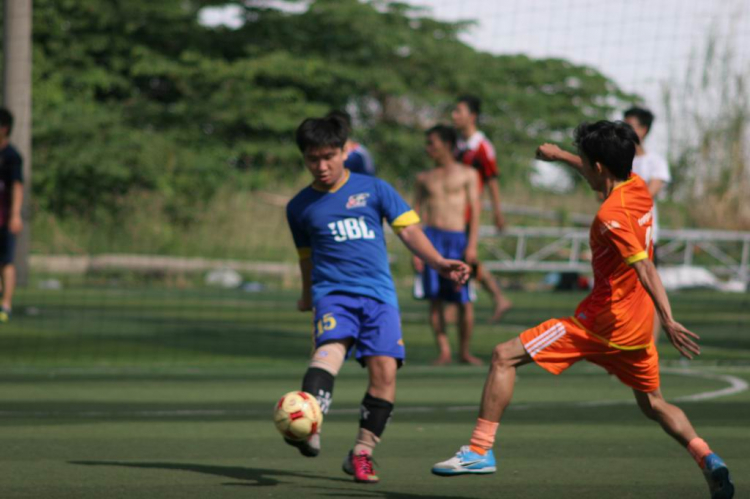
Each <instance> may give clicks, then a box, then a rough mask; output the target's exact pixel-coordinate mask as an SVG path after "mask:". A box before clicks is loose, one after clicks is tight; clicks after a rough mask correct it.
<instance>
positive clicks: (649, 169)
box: [537, 107, 672, 341]
mask: <svg viewBox="0 0 750 499" xmlns="http://www.w3.org/2000/svg"><path fill="white" fill-rule="evenodd" d="M624 120H625V123H627V124H629V125H630V126H631V127H632V128H633V131H634V132H635V134H636V135H637V136H638V139H639V142H638V143H637V144H636V148H635V158H633V173H635V174H636V175H638V176H639V177H641V178H642V179H643V180H644V181H645V182H646V185H647V186H648V191H649V193H650V194H651V197H652V198H653V199H654V211H653V215H652V216H653V218H654V222H653V229H652V238H653V242H654V265H657V266H658V254H657V249H658V242H659V213H658V210H657V206H656V201H657V200H658V198H659V194H660V193H661V191H662V189H663V188H664V185H665V184H667V183H669V182H670V181H671V180H672V177H671V175H670V174H669V165H668V164H667V161H666V160H665V159H664V158H662V157H661V156H659V155H657V154H655V153H651V152H646V150H645V149H644V147H643V142H644V140H645V139H646V136H647V135H648V133H649V131H650V130H651V125H652V124H653V123H654V114H653V113H652V112H651V111H649V110H648V109H644V108H640V107H631V108H630V109H628V110H627V111H625V113H624ZM537 157H538V158H539V159H541V160H544V161H562V162H563V163H566V164H567V165H568V166H571V167H573V168H574V169H575V170H577V171H579V172H580V171H581V168H582V167H583V163H582V161H581V158H580V157H578V156H576V155H575V154H572V153H569V152H567V151H563V150H562V149H560V148H559V147H558V146H556V145H554V144H543V145H541V146H539V149H538V150H537ZM659 332H660V328H659V324H658V322H657V321H656V319H654V338H655V339H656V340H657V341H658V340H659Z"/></svg>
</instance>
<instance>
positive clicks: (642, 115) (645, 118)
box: [624, 106, 654, 132]
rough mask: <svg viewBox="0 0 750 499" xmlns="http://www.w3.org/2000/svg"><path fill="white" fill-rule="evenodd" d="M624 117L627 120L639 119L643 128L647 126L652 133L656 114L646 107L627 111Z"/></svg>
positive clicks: (635, 107)
mask: <svg viewBox="0 0 750 499" xmlns="http://www.w3.org/2000/svg"><path fill="white" fill-rule="evenodd" d="M624 116H625V118H630V117H633V118H635V119H637V120H638V123H640V125H641V126H645V127H646V128H648V130H649V132H650V131H651V125H652V124H653V123H654V113H652V112H651V111H650V110H648V109H646V108H645V107H637V106H634V107H631V108H630V109H628V110H627V111H625V115H624Z"/></svg>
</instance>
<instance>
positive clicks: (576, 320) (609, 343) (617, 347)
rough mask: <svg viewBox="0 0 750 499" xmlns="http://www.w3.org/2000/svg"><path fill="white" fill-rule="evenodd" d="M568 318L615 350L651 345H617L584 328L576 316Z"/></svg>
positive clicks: (648, 344)
mask: <svg viewBox="0 0 750 499" xmlns="http://www.w3.org/2000/svg"><path fill="white" fill-rule="evenodd" d="M570 320H572V321H573V322H574V323H575V324H576V326H578V327H580V328H581V329H583V330H584V331H586V334H588V335H589V336H593V337H594V338H595V339H597V340H599V341H601V342H602V343H604V344H605V345H607V346H609V347H612V348H616V349H617V350H645V349H647V348H650V347H651V343H645V344H643V345H633V346H625V345H618V344H617V343H614V342H612V341H609V340H608V339H607V338H605V337H604V336H599V335H598V334H596V333H592V332H591V331H589V330H588V329H586V328H585V327H584V325H583V324H581V322H580V321H579V320H578V319H577V318H576V317H571V318H570Z"/></svg>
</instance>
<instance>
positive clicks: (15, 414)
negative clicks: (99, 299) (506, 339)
mask: <svg viewBox="0 0 750 499" xmlns="http://www.w3.org/2000/svg"><path fill="white" fill-rule="evenodd" d="M661 372H665V373H669V374H676V375H679V376H692V377H696V378H703V379H711V380H717V381H723V382H725V383H728V384H729V386H728V387H726V388H722V389H720V390H712V391H709V392H700V393H695V394H692V395H683V396H681V397H676V398H674V399H671V400H672V401H674V402H699V401H705V400H712V399H717V398H720V397H729V396H731V395H736V394H738V393H741V392H744V391H746V390H747V389H748V387H749V385H748V383H747V382H746V381H745V380H743V379H741V378H738V377H737V376H732V375H728V374H713V373H704V372H699V371H691V370H688V369H670V368H662V369H661ZM634 403H635V399H626V400H601V401H590V402H573V403H561V404H555V405H565V406H574V407H605V406H616V405H631V404H634ZM548 405H550V404H533V403H532V404H514V405H511V406H510V407H509V408H508V409H509V410H516V411H520V410H528V409H532V408H534V407H540V406H548ZM478 409H479V406H476V405H455V406H446V407H436V406H414V407H400V408H398V409H397V410H396V412H398V413H399V414H417V413H430V412H439V411H445V412H473V411H477V410H478ZM266 413H268V414H270V413H271V409H268V410H259V409H247V410H224V409H169V410H140V411H119V410H116V411H2V410H0V418H51V417H59V418H115V419H117V418H127V417H141V418H155V419H158V418H181V417H185V418H191V417H201V416H204V417H205V416H212V417H227V416H258V415H262V414H266ZM330 414H359V408H347V409H332V410H331V411H330Z"/></svg>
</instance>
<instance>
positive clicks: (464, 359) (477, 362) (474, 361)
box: [461, 354, 484, 366]
mask: <svg viewBox="0 0 750 499" xmlns="http://www.w3.org/2000/svg"><path fill="white" fill-rule="evenodd" d="M461 364H471V365H472V366H481V365H482V364H484V362H482V359H480V358H479V357H474V356H473V355H471V354H466V355H463V356H461Z"/></svg>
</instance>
